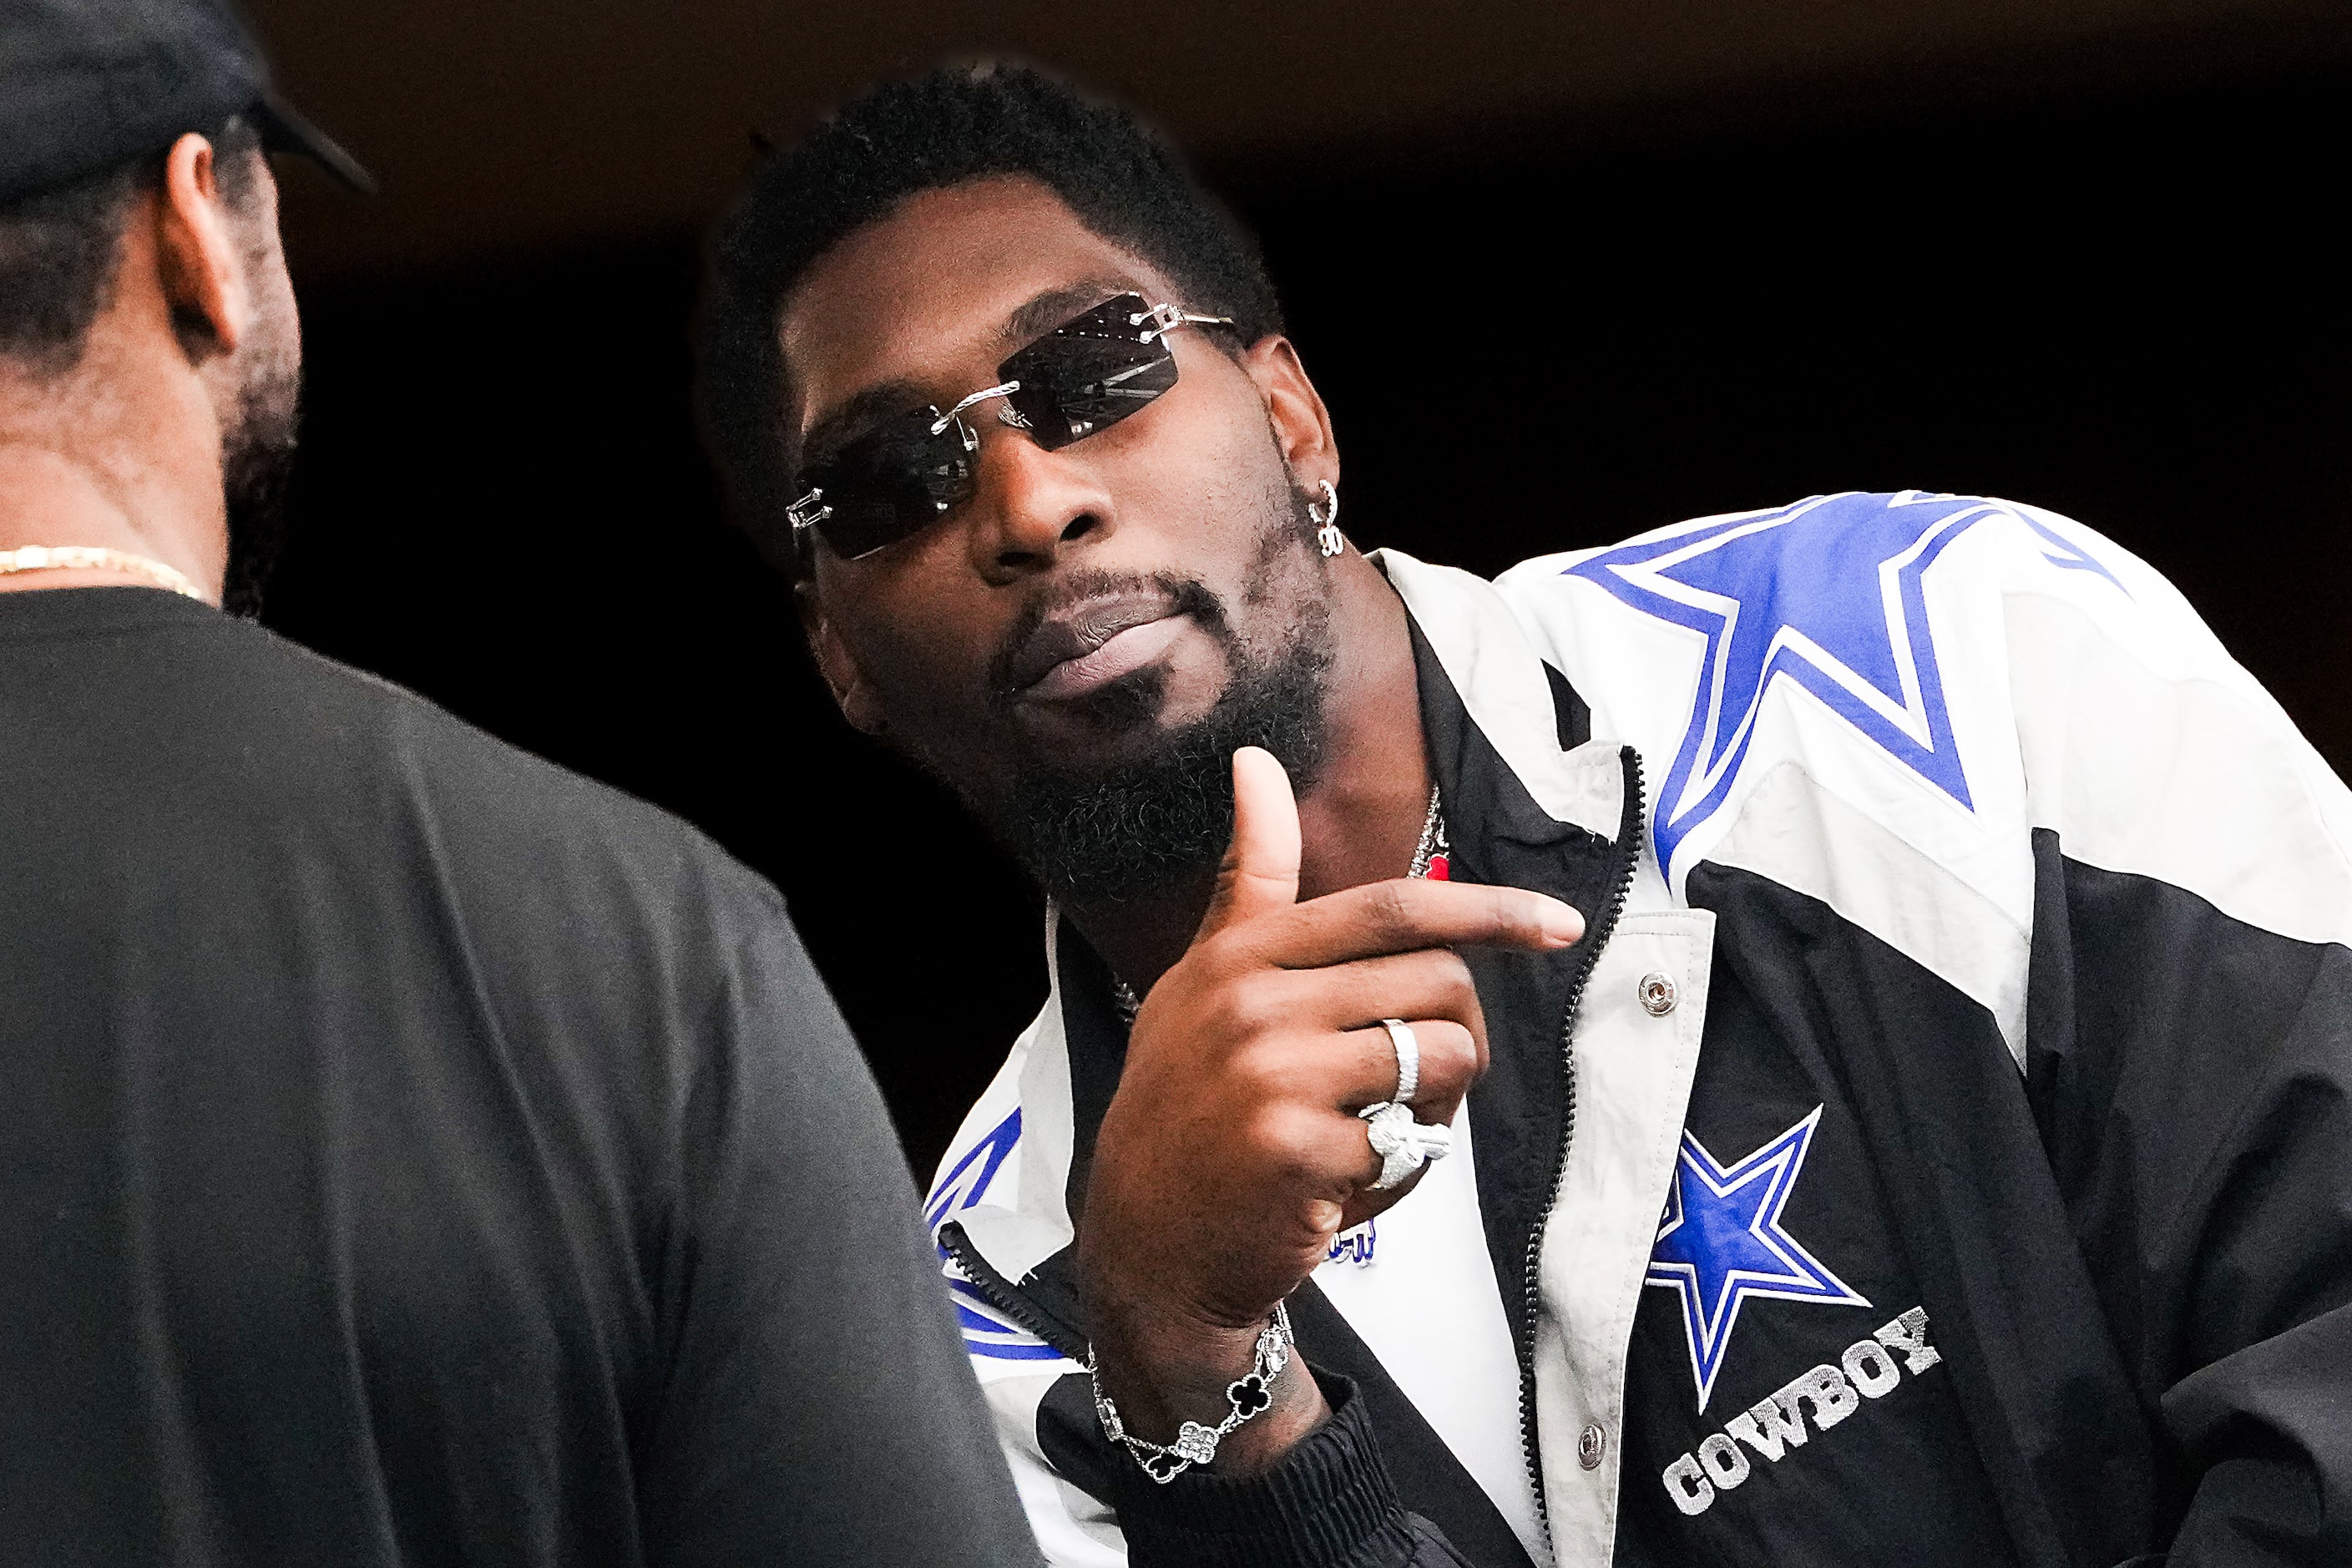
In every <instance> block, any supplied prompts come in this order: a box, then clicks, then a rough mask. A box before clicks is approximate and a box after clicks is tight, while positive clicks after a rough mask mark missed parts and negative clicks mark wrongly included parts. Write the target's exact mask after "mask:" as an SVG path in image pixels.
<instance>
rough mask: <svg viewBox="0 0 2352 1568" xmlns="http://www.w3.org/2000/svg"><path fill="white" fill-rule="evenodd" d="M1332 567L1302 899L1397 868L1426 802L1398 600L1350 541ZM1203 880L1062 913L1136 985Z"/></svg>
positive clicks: (1152, 977) (1184, 933) (1179, 925)
mask: <svg viewBox="0 0 2352 1568" xmlns="http://www.w3.org/2000/svg"><path fill="white" fill-rule="evenodd" d="M1332 572H1333V575H1334V577H1335V579H1336V593H1335V594H1334V596H1333V603H1332V606H1331V627H1332V644H1333V647H1332V653H1333V658H1332V660H1331V667H1330V671H1329V675H1328V685H1327V687H1326V689H1325V702H1324V751H1323V758H1324V760H1323V767H1322V770H1321V773H1320V776H1318V778H1317V779H1316V781H1315V784H1314V787H1313V788H1311V789H1308V790H1307V791H1306V792H1304V793H1303V794H1302V795H1300V796H1299V797H1298V830H1299V838H1300V858H1299V876H1298V896H1299V898H1300V899H1301V900H1307V899H1312V898H1318V897H1320V896H1321V895H1323V894H1325V893H1333V892H1338V891H1339V890H1340V889H1343V888H1353V887H1358V886H1360V885H1362V884H1363V883H1366V882H1377V881H1382V880H1385V879H1389V878H1391V877H1402V876H1403V875H1405V874H1406V872H1407V871H1408V870H1409V869H1410V868H1411V867H1412V858H1413V851H1414V849H1415V848H1416V847H1418V846H1419V844H1420V841H1421V833H1422V827H1423V823H1424V822H1425V821H1426V820H1427V817H1428V812H1429V791H1430V772H1429V753H1428V748H1427V746H1426V744H1425V743H1424V742H1423V738H1422V728H1421V686H1420V679H1419V677H1418V675H1417V674H1416V672H1415V670H1414V667H1413V658H1412V629H1411V626H1410V624H1409V622H1408V620H1407V617H1406V615H1405V607H1404V601H1403V600H1402V599H1400V598H1399V597H1398V596H1397V592H1396V590H1395V589H1394V588H1392V587H1391V586H1390V585H1389V581H1388V578H1387V577H1386V576H1384V575H1383V574H1381V570H1380V568H1379V567H1377V566H1375V565H1373V564H1372V563H1370V561H1367V560H1365V559H1364V558H1363V557H1362V556H1360V555H1358V554H1356V553H1354V552H1349V553H1348V554H1346V555H1343V556H1341V557H1339V559H1338V560H1337V561H1335V562H1334V563H1332ZM1213 886H1214V875H1213V873H1210V874H1204V875H1203V876H1202V877H1200V878H1198V879H1194V880H1192V882H1189V883H1186V884H1182V885H1180V886H1178V887H1175V888H1171V889H1166V890H1164V891H1162V892H1160V893H1156V894H1153V895H1151V896H1150V897H1148V898H1143V899H1136V900H1129V901H1126V902H1122V903H1118V904H1115V905H1098V906H1095V907H1092V908H1088V909H1082V910H1070V911H1069V914H1070V918H1071V919H1072V920H1073V921H1076V923H1077V926H1078V929H1079V930H1080V931H1083V932H1085V933H1086V937H1087V941H1088V942H1091V943H1093V944H1094V947H1095V950H1096V951H1097V952H1099V953H1101V954H1102V956H1103V959H1104V962H1106V963H1108V964H1109V965H1110V967H1111V972H1112V973H1114V974H1117V975H1118V977H1119V978H1120V979H1122V980H1124V981H1126V982H1127V983H1128V984H1129V985H1131V986H1133V987H1134V988H1135V990H1136V992H1137V993H1138V994H1141V993H1142V992H1144V991H1147V990H1149V989H1150V986H1151V984H1153V983H1154V982H1155V981H1157V980H1158V979H1159V978H1160V975H1161V974H1163V973H1166V972H1167V971H1168V970H1169V968H1170V967H1171V966H1172V965H1173V964H1174V963H1175V962H1176V961H1177V960H1178V959H1179V958H1181V957H1182V956H1183V955H1184V950H1185V949H1186V948H1187V947H1189V946H1191V945H1192V934H1193V932H1194V931H1196V930H1197V929H1199V926H1200V923H1201V916H1202V912H1203V911H1205V910H1207V908H1208V903H1209V894H1210V891H1211V889H1212V888H1213Z"/></svg>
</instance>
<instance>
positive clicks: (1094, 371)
mask: <svg viewBox="0 0 2352 1568" xmlns="http://www.w3.org/2000/svg"><path fill="white" fill-rule="evenodd" d="M1146 310H1150V306H1149V305H1147V304H1145V303H1144V301H1143V297H1142V296H1141V295H1139V294H1122V295H1120V296H1119V297H1118V299H1116V300H1108V301H1107V302H1106V303H1104V304H1101V305H1097V306H1096V307H1095V308H1094V309H1093V310H1088V311H1087V313H1086V314H1085V315H1083V316H1080V317H1078V318H1077V319H1076V321H1066V322H1064V323H1063V324H1062V325H1061V326H1059V327H1056V328H1055V329H1054V331H1050V332H1048V333H1046V334H1045V336H1044V337H1042V338H1039V339H1038V340H1037V341H1036V342H1034V343H1031V344H1030V345H1029V346H1028V347H1027V348H1025V349H1023V350H1022V351H1021V352H1020V353H1016V354H1014V355H1013V357H1012V358H1011V359H1008V360H1006V361H1005V362H1004V363H1003V364H1002V365H1000V366H999V367H998V369H997V374H998V377H999V379H1001V380H1004V381H1017V382H1019V383H1020V384H1021V390H1020V391H1018V392H1016V393H1014V394H1013V395H1012V396H1011V397H1010V398H1009V399H1007V401H1009V402H1010V403H1011V404H1012V405H1013V412H1014V413H1016V414H1018V415H1020V416H1021V417H1022V419H1023V421H1024V422H1025V423H1026V424H1027V425H1028V426H1029V431H1030V438H1031V439H1032V440H1034V441H1035V442H1036V443H1037V445H1039V446H1040V447H1045V449H1046V450H1047V451H1049V452H1051V451H1055V450H1057V449H1059V448H1061V447H1066V446H1068V445H1069V444H1070V443H1071V442H1073V441H1076V440H1080V439H1083V438H1084V437H1088V436H1091V435H1093V434H1094V433H1095V432H1096V431H1097V430H1100V429H1102V428H1104V427H1105V426H1111V425H1116V424H1118V422H1119V421H1120V420H1122V419H1124V418H1126V417H1127V416H1129V415H1130V414H1132V413H1134V412H1135V411H1136V410H1137V409H1139V408H1140V407H1142V406H1143V405H1145V404H1147V403H1150V401H1151V400H1152V399H1153V398H1155V397H1158V396H1159V395H1160V394H1161V393H1163V392H1165V391H1167V390H1168V389H1169V388H1170V387H1171V386H1173V385H1175V384H1176V356H1175V355H1174V354H1172V353H1170V352H1169V349H1168V344H1167V342H1166V339H1165V338H1164V337H1163V336H1161V335H1160V334H1158V333H1157V332H1154V333H1153V336H1152V340H1151V341H1150V342H1143V341H1142V339H1143V335H1144V334H1145V333H1146V332H1148V331H1153V329H1152V327H1151V325H1150V322H1149V321H1143V322H1138V321H1134V320H1133V319H1132V318H1134V317H1137V316H1139V315H1141V314H1142V313H1143V312H1145V311H1146Z"/></svg>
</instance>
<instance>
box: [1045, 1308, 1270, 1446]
mask: <svg viewBox="0 0 2352 1568" xmlns="http://www.w3.org/2000/svg"><path fill="white" fill-rule="evenodd" d="M1291 1344H1292V1340H1291V1334H1290V1309H1289V1308H1288V1307H1287V1306H1286V1305H1283V1304H1282V1303H1280V1302H1276V1304H1275V1309H1274V1319H1273V1321H1271V1322H1269V1323H1267V1324H1266V1326H1265V1327H1264V1328H1262V1329H1260V1330H1259V1331H1257V1364H1256V1365H1255V1366H1253V1367H1252V1368H1250V1370H1249V1371H1248V1372H1247V1373H1244V1374H1243V1375H1242V1376H1240V1377H1237V1378H1235V1379H1234V1381H1233V1382H1231V1383H1229V1384H1225V1398H1226V1399H1227V1400H1228V1401H1229V1402H1230V1403H1231V1404H1232V1405H1233V1408H1232V1409H1230V1410H1228V1411H1226V1412H1225V1418H1224V1419H1223V1421H1220V1422H1218V1423H1217V1424H1216V1425H1215V1426H1202V1425H1201V1424H1200V1423H1199V1422H1198V1421H1187V1422H1185V1423H1184V1424H1183V1426H1180V1427H1178V1428H1177V1431H1176V1441H1174V1442H1173V1443H1154V1442H1152V1441H1151V1440H1150V1438H1148V1437H1139V1436H1136V1435H1135V1434H1134V1433H1132V1432H1130V1431H1129V1430H1128V1429H1127V1423H1126V1422H1124V1421H1122V1420H1120V1419H1119V1415H1118V1405H1113V1404H1112V1403H1111V1402H1110V1395H1109V1394H1105V1393H1104V1392H1103V1385H1102V1374H1101V1373H1098V1372H1097V1371H1096V1370H1095V1352H1094V1347H1093V1346H1091V1345H1089V1346H1088V1347H1087V1380H1088V1381H1089V1382H1091V1383H1092V1384H1094V1391H1095V1415H1097V1417H1098V1418H1099V1419H1100V1420H1101V1422H1102V1429H1103V1436H1106V1437H1108V1438H1109V1439H1110V1440H1111V1441H1112V1442H1114V1443H1118V1444H1121V1445H1123V1446H1124V1447H1126V1449H1127V1451H1128V1452H1129V1453H1130V1454H1132V1455H1134V1456H1135V1462H1136V1463H1137V1464H1139V1465H1140V1466H1142V1467H1143V1473H1144V1474H1145V1475H1147V1476H1150V1478H1151V1479H1153V1480H1155V1481H1158V1482H1159V1483H1160V1485H1162V1486H1165V1485H1167V1484H1168V1483H1169V1482H1170V1481H1172V1480H1174V1479H1176V1478H1177V1477H1178V1476H1181V1475H1182V1474H1183V1473H1184V1472H1185V1471H1186V1470H1189V1469H1191V1468H1192V1467H1193V1466H1195V1465H1205V1464H1207V1463H1208V1462H1209V1461H1210V1460H1212V1459H1213V1458H1216V1457H1217V1445H1218V1444H1219V1443H1221V1442H1223V1440H1224V1439H1225V1438H1226V1437H1227V1436H1230V1435H1231V1434H1232V1433H1233V1431H1234V1428H1235V1427H1237V1426H1240V1425H1241V1424H1242V1423H1243V1422H1244V1421H1247V1420H1249V1419H1250V1418H1251V1417H1252V1416H1255V1415H1260V1414H1262V1413H1263V1412H1264V1411H1265V1408H1266V1406H1267V1405H1272V1404H1273V1403H1274V1380H1275V1379H1276V1378H1277V1377H1280V1376H1281V1375H1282V1369H1283V1368H1284V1367H1286V1366H1288V1365H1289V1364H1290V1347H1291Z"/></svg>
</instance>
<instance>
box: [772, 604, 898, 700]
mask: <svg viewBox="0 0 2352 1568" xmlns="http://www.w3.org/2000/svg"><path fill="white" fill-rule="evenodd" d="M793 608H794V609H796V610H798V611H799V612H800V616H801V630H802V631H803V632H804V633H806V634H807V636H808V644H809V653H810V655H811V657H813V658H815V660H816V668H817V673H819V674H820V675H822V676H824V684H825V686H826V687H827V689H830V690H831V691H832V692H833V700H834V701H835V702H836V703H838V704H839V705H840V708H841V716H842V717H843V718H845V719H846V720H848V721H849V722H850V726H851V727H852V728H853V729H856V730H858V731H862V732H864V733H866V734H868V735H879V734H881V733H882V732H883V731H885V730H887V729H888V728H889V724H888V722H887V721H886V720H885V719H884V718H883V716H882V704H881V703H880V702H879V701H877V700H876V699H875V696H874V689H873V688H872V687H870V686H868V685H866V677H865V674H864V672H862V671H861V670H859V668H857V657H856V655H855V654H853V653H851V652H850V651H849V645H848V644H847V643H845V642H844V641H842V640H841V634H840V633H839V632H837V631H835V629H834V626H833V622H832V620H831V619H830V618H829V617H828V616H826V615H825V613H824V605H821V604H819V603H818V602H817V596H816V584H814V583H806V582H803V583H797V584H793Z"/></svg>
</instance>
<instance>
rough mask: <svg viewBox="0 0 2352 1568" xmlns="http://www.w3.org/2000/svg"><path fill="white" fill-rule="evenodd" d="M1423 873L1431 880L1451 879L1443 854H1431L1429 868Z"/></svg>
mask: <svg viewBox="0 0 2352 1568" xmlns="http://www.w3.org/2000/svg"><path fill="white" fill-rule="evenodd" d="M1423 876H1425V877H1427V878H1428V879H1430V880H1431V881H1433V882H1446V881H1451V880H1452V879H1453V873H1452V872H1451V870H1450V869H1449V868H1448V867H1447V864H1446V859H1445V857H1444V856H1443V855H1432V856H1431V857H1430V858H1429V869H1428V870H1427V871H1425V872H1423Z"/></svg>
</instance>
